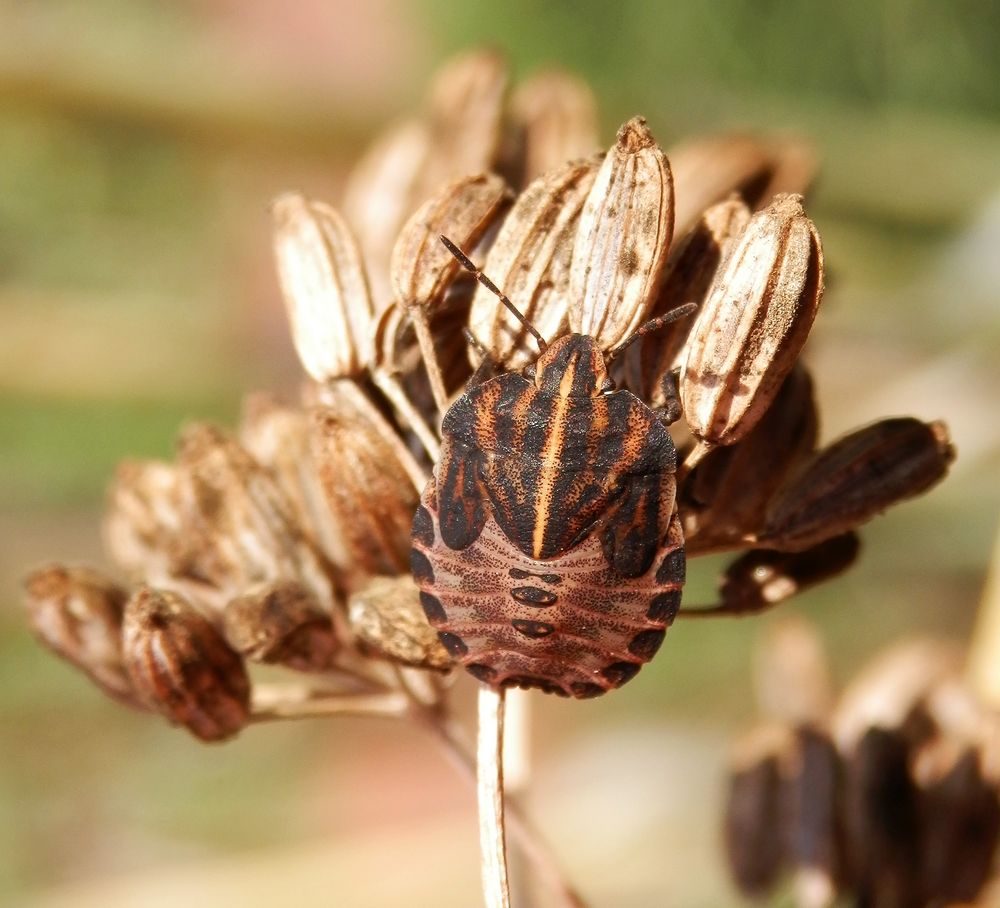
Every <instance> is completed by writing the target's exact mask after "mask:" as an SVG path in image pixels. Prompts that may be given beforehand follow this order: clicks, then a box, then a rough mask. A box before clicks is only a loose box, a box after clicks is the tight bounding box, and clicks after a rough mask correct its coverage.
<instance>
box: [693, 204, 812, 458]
mask: <svg viewBox="0 0 1000 908" xmlns="http://www.w3.org/2000/svg"><path fill="white" fill-rule="evenodd" d="M822 295H823V251H822V247H821V246H820V241H819V234H818V233H817V232H816V228H815V227H814V226H813V224H812V221H810V220H809V219H808V218H807V217H806V216H805V212H804V211H803V210H802V197H801V196H796V195H781V196H776V197H775V199H774V200H773V201H772V202H771V204H770V205H768V207H767V208H765V209H764V210H763V211H760V212H758V213H757V214H755V215H754V216H753V217H752V218H751V219H750V223H749V224H748V225H747V227H746V229H745V230H744V231H743V233H742V234H741V236H740V238H739V240H738V241H737V243H736V245H735V246H734V248H733V251H732V253H731V255H730V256H729V258H728V259H727V260H726V263H725V265H724V266H723V267H722V269H721V270H720V271H719V273H718V275H717V277H716V280H715V282H714V283H713V284H712V289H711V291H710V292H709V294H708V298H707V299H706V300H705V302H704V304H703V305H702V307H701V310H700V312H699V313H698V316H697V321H696V322H695V324H694V326H693V327H692V329H691V334H690V336H689V338H688V342H687V351H686V354H685V359H684V364H683V368H682V370H681V382H680V391H681V400H682V402H683V405H684V418H685V419H686V420H687V423H688V425H689V426H690V427H691V431H692V432H693V433H694V434H695V435H696V436H697V437H698V438H699V439H700V440H701V441H702V442H705V443H707V444H709V445H731V444H733V443H735V442H737V441H739V440H740V439H741V438H743V437H744V436H745V435H746V434H747V433H748V432H749V431H750V430H751V429H752V428H753V427H754V425H755V424H756V423H757V422H758V420H760V418H761V417H762V416H763V415H764V413H765V412H766V411H767V408H768V407H769V406H770V405H771V402H772V401H773V400H774V396H775V395H776V394H777V393H778V390H779V388H780V387H781V383H782V382H783V381H784V379H785V376H786V375H788V373H789V372H790V371H791V370H792V367H793V366H794V365H795V362H796V360H797V359H798V357H799V353H800V351H801V349H802V345H803V344H804V343H805V341H806V337H807V336H808V334H809V329H810V328H811V327H812V323H813V319H814V318H815V317H816V310H817V309H818V307H819V302H820V299H821V297H822Z"/></svg>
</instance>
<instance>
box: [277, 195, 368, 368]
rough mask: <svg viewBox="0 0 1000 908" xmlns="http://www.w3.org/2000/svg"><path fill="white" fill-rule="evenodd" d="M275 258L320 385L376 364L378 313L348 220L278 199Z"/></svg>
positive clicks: (295, 327) (296, 199)
mask: <svg viewBox="0 0 1000 908" xmlns="http://www.w3.org/2000/svg"><path fill="white" fill-rule="evenodd" d="M271 210H272V213H273V215H274V222H275V232H274V252H275V257H276V259H277V264H278V277H279V279H280V281H281V289H282V292H283V293H284V297H285V305H286V307H287V309H288V317H289V321H290V322H291V326H292V338H293V340H294V341H295V349H296V350H297V351H298V354H299V359H300V360H301V361H302V365H303V366H304V367H305V370H306V372H308V373H309V374H310V375H311V376H312V377H313V378H315V379H316V381H320V382H322V381H326V380H328V379H331V378H338V377H340V376H344V375H357V374H359V373H360V372H361V371H362V370H363V369H364V368H365V367H366V366H367V365H368V364H369V363H370V361H371V355H372V354H371V333H372V329H371V322H372V318H373V317H374V307H373V305H372V301H371V296H370V294H369V291H368V278H367V277H366V275H365V268H364V263H363V261H362V258H361V250H360V249H359V248H358V243H357V241H356V240H355V238H354V234H353V233H352V232H351V230H350V228H349V227H348V226H347V223H346V221H344V219H343V218H342V217H341V216H340V214H339V213H338V212H337V211H336V210H335V209H333V208H331V207H330V206H329V205H325V204H323V203H322V202H316V201H312V200H310V199H307V198H306V197H305V196H303V195H299V194H297V193H288V194H287V195H283V196H280V197H279V198H277V199H276V200H275V202H274V204H273V206H272V209H271Z"/></svg>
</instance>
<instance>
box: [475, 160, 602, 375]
mask: <svg viewBox="0 0 1000 908" xmlns="http://www.w3.org/2000/svg"><path fill="white" fill-rule="evenodd" d="M599 166H600V159H599V158H596V157H592V158H590V159H588V160H582V161H579V160H578V161H571V162H570V163H568V164H564V165H562V166H561V167H559V168H557V169H555V170H553V171H551V172H549V173H546V174H545V175H544V176H541V177H539V178H538V179H537V180H535V181H534V182H533V183H532V184H531V185H530V186H529V187H528V188H527V189H525V190H524V192H522V193H521V194H520V195H519V196H518V198H517V201H516V202H515V203H514V207H513V208H512V209H511V210H510V213H509V214H508V215H507V217H506V218H505V220H504V222H503V226H502V227H501V228H500V230H499V232H498V233H497V237H496V239H495V240H494V241H493V244H492V246H490V251H489V254H488V255H487V257H486V263H485V265H484V266H483V271H484V272H485V273H486V274H488V275H489V277H490V280H492V281H493V282H494V283H495V284H496V285H497V286H498V287H501V288H502V289H503V292H504V293H506V294H507V296H508V297H509V298H510V300H511V302H513V303H514V305H515V306H516V307H517V309H518V311H519V312H521V314H522V315H524V316H525V318H526V319H527V320H528V321H529V322H531V324H532V325H534V327H535V328H536V329H537V330H538V332H539V333H540V334H541V335H542V337H544V338H545V339H546V340H547V341H551V340H553V339H554V338H556V337H558V336H559V335H560V334H562V333H564V331H565V323H566V300H567V299H568V298H569V296H570V293H571V290H570V260H571V258H572V255H573V241H574V237H575V236H576V231H577V225H578V224H579V221H580V213H581V212H582V211H583V205H584V202H585V201H586V198H587V194H588V193H589V192H590V187H591V186H592V185H593V182H594V177H595V175H596V174H597V169H598V167H599ZM469 327H470V329H471V330H472V333H473V335H475V337H476V338H477V339H478V340H479V341H480V343H482V344H483V345H484V346H485V347H486V348H487V349H488V350H489V351H490V353H491V354H492V355H493V357H494V359H496V361H497V362H500V363H503V364H504V365H505V366H506V367H507V368H508V369H511V370H513V369H517V368H520V367H523V366H525V365H527V364H528V363H529V362H532V361H534V359H535V358H536V357H537V356H538V347H537V345H536V344H535V341H534V340H533V339H532V338H531V337H530V336H529V335H528V332H527V330H526V329H525V327H524V325H523V324H522V323H521V322H519V321H518V320H517V319H516V318H515V317H514V316H513V315H512V314H511V313H510V312H509V311H508V310H507V308H506V307H505V306H500V305H497V298H496V296H495V295H494V294H493V293H492V292H491V291H490V290H489V289H487V288H486V287H484V286H482V285H480V286H478V287H477V288H476V293H475V296H474V297H473V300H472V309H471V312H470V314H469Z"/></svg>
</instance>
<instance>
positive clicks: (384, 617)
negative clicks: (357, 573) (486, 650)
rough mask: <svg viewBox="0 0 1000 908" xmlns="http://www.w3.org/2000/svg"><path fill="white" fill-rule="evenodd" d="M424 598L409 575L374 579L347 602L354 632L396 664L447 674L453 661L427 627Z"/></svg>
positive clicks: (435, 633)
mask: <svg viewBox="0 0 1000 908" xmlns="http://www.w3.org/2000/svg"><path fill="white" fill-rule="evenodd" d="M421 595H423V594H422V593H421V592H420V591H419V590H418V589H417V587H416V584H414V582H413V578H412V577H410V576H408V575H407V576H402V577H373V578H372V579H371V580H370V581H369V582H368V583H367V584H366V585H365V586H364V587H363V588H362V589H360V590H358V591H357V592H356V593H354V594H353V595H352V596H351V598H350V600H349V602H348V613H349V616H350V621H351V629H352V630H353V631H354V633H355V634H357V636H358V639H359V640H360V641H362V643H365V644H367V645H368V646H369V647H371V648H373V649H374V650H375V651H376V652H377V653H380V654H382V655H383V656H385V657H387V658H389V659H391V660H392V661H394V662H400V663H402V664H403V665H413V666H416V667H418V668H433V669H438V670H441V671H446V670H448V669H450V668H452V667H453V666H454V660H453V659H452V658H451V656H450V655H449V654H448V651H447V650H446V649H445V648H444V646H443V645H442V644H441V641H440V640H439V639H438V635H437V631H435V630H434V628H432V627H431V626H430V624H428V623H427V618H426V617H425V616H424V610H423V608H422V606H421V604H420V597H421Z"/></svg>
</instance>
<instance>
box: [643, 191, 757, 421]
mask: <svg viewBox="0 0 1000 908" xmlns="http://www.w3.org/2000/svg"><path fill="white" fill-rule="evenodd" d="M749 221H750V209H749V208H748V207H747V206H746V203H745V202H744V201H743V200H742V199H740V198H739V197H736V196H734V197H731V198H729V199H725V200H724V201H722V202H717V203H716V204H715V205H712V206H711V207H710V208H707V209H706V210H705V211H704V213H703V214H702V216H701V217H700V218H699V219H698V221H697V223H696V224H695V225H694V228H693V229H692V230H691V231H689V232H688V233H687V235H686V236H685V237H684V239H683V240H681V241H680V242H679V243H678V244H676V245H675V246H674V248H673V250H672V251H671V253H670V258H669V259H668V260H667V267H666V271H664V274H663V287H662V289H661V291H660V295H659V297H658V298H657V300H656V304H655V305H654V306H653V308H652V309H651V310H650V313H649V315H650V317H651V318H655V317H656V316H659V315H664V314H665V313H667V312H670V311H671V310H673V309H676V308H677V307H678V306H683V305H684V304H685V303H696V304H697V305H698V306H699V307H700V306H701V304H702V303H703V302H704V301H705V297H706V296H707V295H708V291H709V289H710V288H711V286H712V282H713V281H714V279H715V275H716V272H717V271H718V269H719V266H720V264H721V263H722V262H723V261H725V258H726V256H727V255H728V254H729V252H730V251H731V250H732V248H733V246H734V244H735V243H736V240H737V238H738V237H739V236H740V234H742V233H743V231H744V229H745V228H746V225H747V224H748V223H749ZM694 322H695V320H694V319H693V318H682V319H679V320H678V321H676V322H673V323H672V324H670V325H668V326H667V327H666V328H664V329H663V330H662V331H659V332H657V333H656V334H654V335H653V336H651V337H647V338H644V339H643V340H642V341H640V343H639V344H637V345H636V346H637V347H638V348H639V350H641V353H640V354H639V361H640V371H641V379H640V381H639V382H637V383H636V384H635V386H636V387H638V388H639V389H640V392H641V394H642V396H643V397H644V399H647V400H649V401H650V402H651V403H652V405H653V406H657V407H659V406H663V404H664V402H665V401H664V396H663V388H662V385H663V378H664V376H665V375H666V373H667V372H670V371H671V370H673V369H674V368H676V367H678V366H679V365H680V357H681V354H682V352H683V350H684V343H685V341H686V340H687V338H688V335H689V334H690V332H691V327H692V326H693V325H694Z"/></svg>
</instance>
